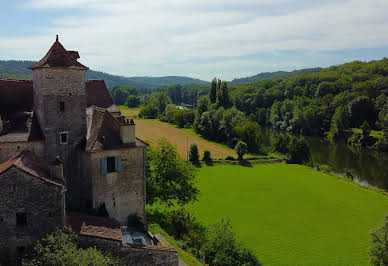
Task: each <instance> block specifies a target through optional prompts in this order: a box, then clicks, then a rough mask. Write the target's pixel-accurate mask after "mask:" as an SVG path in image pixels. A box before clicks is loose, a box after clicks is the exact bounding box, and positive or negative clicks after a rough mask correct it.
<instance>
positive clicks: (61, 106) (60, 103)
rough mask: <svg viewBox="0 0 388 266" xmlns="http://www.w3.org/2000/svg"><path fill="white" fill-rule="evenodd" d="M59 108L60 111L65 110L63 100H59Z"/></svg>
mask: <svg viewBox="0 0 388 266" xmlns="http://www.w3.org/2000/svg"><path fill="white" fill-rule="evenodd" d="M59 110H60V111H61V112H63V111H65V102H59Z"/></svg>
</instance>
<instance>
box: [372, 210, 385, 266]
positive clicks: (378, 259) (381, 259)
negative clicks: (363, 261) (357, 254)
mask: <svg viewBox="0 0 388 266" xmlns="http://www.w3.org/2000/svg"><path fill="white" fill-rule="evenodd" d="M370 234H371V238H372V241H371V242H372V243H371V246H370V247H369V256H370V263H371V264H373V265H388V216H385V218H384V222H383V224H382V225H381V226H380V227H378V228H377V229H374V230H372V231H371V233H370Z"/></svg>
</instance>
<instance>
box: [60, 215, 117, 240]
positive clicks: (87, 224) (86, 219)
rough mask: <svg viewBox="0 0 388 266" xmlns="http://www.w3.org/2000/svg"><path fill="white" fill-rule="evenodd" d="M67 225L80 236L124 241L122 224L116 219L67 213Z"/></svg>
mask: <svg viewBox="0 0 388 266" xmlns="http://www.w3.org/2000/svg"><path fill="white" fill-rule="evenodd" d="M66 225H67V226H70V227H71V228H72V229H73V231H74V232H76V233H78V234H80V235H85V236H93V237H99V238H105V239H111V240H115V241H120V242H121V241H122V233H121V229H120V223H119V222H118V221H116V220H114V219H110V218H105V217H98V216H92V215H88V214H83V213H78V212H67V213H66Z"/></svg>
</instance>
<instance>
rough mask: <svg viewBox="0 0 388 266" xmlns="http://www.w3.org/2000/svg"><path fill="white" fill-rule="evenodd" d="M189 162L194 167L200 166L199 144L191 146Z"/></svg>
mask: <svg viewBox="0 0 388 266" xmlns="http://www.w3.org/2000/svg"><path fill="white" fill-rule="evenodd" d="M189 161H190V162H191V163H192V164H194V165H199V153H198V146H197V144H195V143H193V144H191V145H190V152H189Z"/></svg>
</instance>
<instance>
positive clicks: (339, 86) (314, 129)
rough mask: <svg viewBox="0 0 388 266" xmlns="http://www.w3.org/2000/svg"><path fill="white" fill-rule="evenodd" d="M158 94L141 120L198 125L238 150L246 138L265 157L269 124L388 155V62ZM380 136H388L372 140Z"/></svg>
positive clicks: (150, 99) (200, 130)
mask: <svg viewBox="0 0 388 266" xmlns="http://www.w3.org/2000/svg"><path fill="white" fill-rule="evenodd" d="M189 88H190V89H189ZM157 90H158V91H157V92H154V91H148V92H150V93H151V94H150V95H147V94H146V95H144V96H143V98H144V99H145V100H143V101H142V103H141V104H142V105H144V106H143V107H142V109H141V112H140V114H141V116H143V117H145V118H147V117H148V118H156V117H159V118H160V119H161V120H163V121H167V122H170V123H174V124H176V125H178V126H179V127H193V128H194V129H195V130H196V132H197V133H200V134H201V135H203V136H204V137H206V138H210V139H215V140H219V141H221V142H225V143H227V144H229V145H231V146H233V145H235V144H236V143H237V141H238V139H241V138H244V139H245V142H247V143H248V142H249V143H251V144H252V145H251V146H250V145H248V146H250V147H254V148H251V149H254V150H256V151H259V149H260V148H259V147H260V145H259V144H258V140H255V139H256V138H259V135H260V127H263V126H265V127H273V128H276V129H278V130H280V131H284V132H288V133H293V134H301V135H309V136H322V137H326V136H327V137H329V138H331V139H338V138H346V139H349V141H351V142H353V143H354V144H358V145H370V146H374V147H375V148H378V149H380V150H387V143H388V141H387V138H388V137H387V136H388V104H387V94H388V59H387V58H384V59H382V60H379V61H371V62H361V61H354V62H351V63H346V64H343V65H339V66H333V67H330V68H327V69H323V70H322V71H320V72H318V73H312V74H306V73H304V74H301V75H298V76H296V77H290V78H286V79H276V80H262V81H256V82H251V83H245V84H240V85H229V84H228V83H227V82H225V81H221V80H219V79H216V78H215V79H213V81H212V83H211V85H210V88H209V87H207V86H200V88H198V87H182V86H179V85H174V86H169V87H166V88H163V89H162V88H158V89H157ZM196 90H197V93H195V91H196ZM188 91H191V96H189V97H187V95H189V94H187V92H188ZM148 92H147V93H148ZM113 93H114V92H113ZM113 95H114V94H113ZM115 99H116V98H115ZM196 99H198V100H197V103H196V104H195V106H196V111H193V110H189V109H187V110H181V109H179V108H176V106H175V105H179V104H182V103H188V104H193V100H196ZM116 102H117V100H116ZM119 104H120V103H119ZM151 113H152V114H151ZM355 129H358V130H355ZM372 130H375V131H381V132H382V134H381V136H382V137H381V138H370V136H369V134H370V132H371V131H372ZM247 132H250V134H251V135H250V137H249V136H248V135H247V134H248V133H247ZM252 132H256V133H254V134H253V135H252ZM243 135H244V136H245V137H243Z"/></svg>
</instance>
